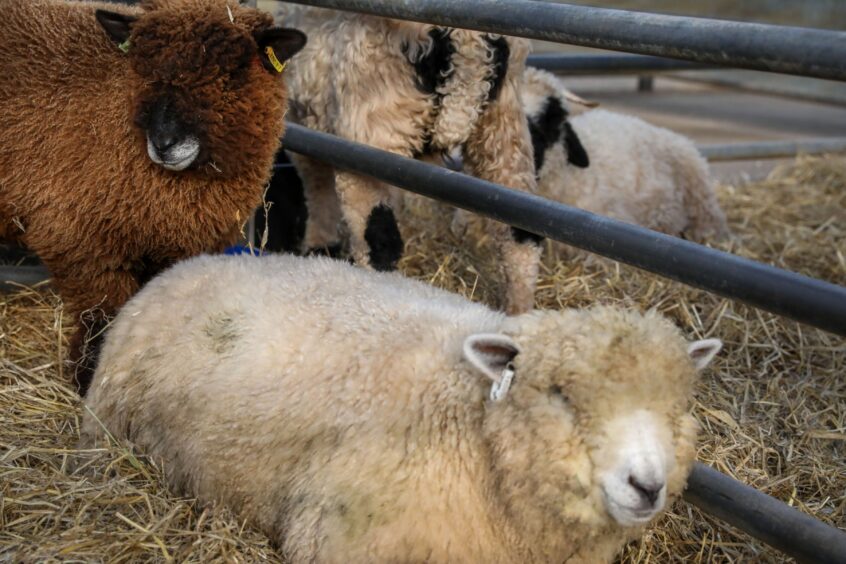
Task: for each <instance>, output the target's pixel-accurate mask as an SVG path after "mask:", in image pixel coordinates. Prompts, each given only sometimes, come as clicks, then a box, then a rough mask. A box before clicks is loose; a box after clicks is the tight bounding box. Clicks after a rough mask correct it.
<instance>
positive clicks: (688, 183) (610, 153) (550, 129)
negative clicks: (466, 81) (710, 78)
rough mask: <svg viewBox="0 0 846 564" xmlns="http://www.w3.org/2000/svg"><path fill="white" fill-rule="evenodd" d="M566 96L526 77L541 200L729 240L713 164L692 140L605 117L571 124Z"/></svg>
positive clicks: (546, 77)
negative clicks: (566, 109) (710, 164)
mask: <svg viewBox="0 0 846 564" xmlns="http://www.w3.org/2000/svg"><path fill="white" fill-rule="evenodd" d="M568 94H569V93H568V91H567V90H566V89H565V88H564V87H563V86H561V84H560V82H559V81H558V79H557V78H555V77H554V76H553V75H551V74H550V73H548V72H545V71H541V70H537V69H527V71H526V73H525V80H524V86H523V92H522V95H523V107H524V109H525V111H526V115H527V116H528V119H529V122H530V129H531V130H532V140H533V143H534V155H535V163H536V167H537V170H538V194H539V195H541V196H544V197H547V198H550V199H553V200H556V201H559V202H562V203H564V204H567V205H571V206H575V207H578V208H582V209H585V210H588V211H591V212H594V213H598V214H601V215H605V216H609V217H613V218H615V219H619V220H622V221H626V222H629V223H635V224H638V225H642V226H644V227H647V228H649V229H654V230H656V231H661V232H663V233H667V234H670V235H676V236H680V235H683V236H685V237H687V238H690V239H693V240H696V241H703V242H704V241H713V240H719V239H723V238H725V237H728V235H729V229H728V226H727V224H726V218H725V215H724V214H723V211H722V210H721V209H720V206H719V203H718V202H717V197H716V195H715V193H714V183H713V180H712V179H711V175H710V172H709V170H708V163H707V162H706V161H705V159H704V158H703V157H702V156H701V155H700V154H699V151H698V150H697V149H696V146H695V145H694V144H693V143H692V142H691V141H690V140H689V139H688V138H686V137H684V136H682V135H679V134H677V133H674V132H672V131H669V130H667V129H664V128H661V127H656V126H654V125H651V124H649V123H646V122H645V121H643V120H641V119H638V118H636V117H632V116H627V115H622V114H617V113H613V112H609V111H605V110H600V109H595V110H589V111H586V112H584V113H580V114H579V115H576V116H574V117H572V118H568V117H567V112H566V111H564V112H562V111H561V108H567V107H568V104H567V98H568ZM585 155H586V157H587V158H585ZM588 160H589V163H588ZM574 163H575V164H574ZM582 165H583V166H582Z"/></svg>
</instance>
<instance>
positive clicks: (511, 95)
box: [464, 73, 542, 315]
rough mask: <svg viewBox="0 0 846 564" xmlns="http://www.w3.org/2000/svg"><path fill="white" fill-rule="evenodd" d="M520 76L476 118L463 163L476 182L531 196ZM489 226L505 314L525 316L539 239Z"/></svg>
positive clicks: (530, 159)
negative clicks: (499, 262)
mask: <svg viewBox="0 0 846 564" xmlns="http://www.w3.org/2000/svg"><path fill="white" fill-rule="evenodd" d="M519 76H520V75H519V74H516V73H515V74H512V75H510V76H509V77H508V79H507V80H506V82H505V84H504V85H503V88H502V90H501V91H500V93H499V96H498V98H497V99H496V100H493V101H491V103H490V104H489V105H488V107H487V108H486V110H485V113H484V114H482V116H481V117H480V119H479V121H478V122H477V124H476V129H475V131H474V134H473V136H472V137H471V138H470V140H468V142H467V143H466V145H465V147H464V161H465V164H466V165H467V166H468V168H469V169H470V171H471V172H472V173H473V174H474V175H475V176H477V177H479V178H483V179H485V180H489V181H491V182H496V183H497V184H503V185H505V186H508V187H509V188H515V189H517V190H523V191H526V192H534V191H535V187H536V181H535V170H534V160H533V157H532V143H531V138H530V137H529V127H528V122H527V121H526V117H525V116H524V114H523V110H522V108H521V105H520V99H519V97H518V91H517V85H516V81H517V80H518V79H519ZM488 226H489V229H490V232H491V235H492V237H493V240H494V241H495V242H496V244H497V247H498V249H499V253H500V256H501V260H502V265H503V268H504V270H505V280H506V287H505V299H504V300H503V301H504V306H505V310H506V312H507V313H509V314H511V315H514V314H519V313H523V312H526V311H529V310H531V309H532V307H533V306H534V295H535V287H536V284H537V276H538V268H539V263H540V256H541V243H542V238H541V237H538V236H536V235H534V234H531V233H527V232H526V231H522V230H520V229H516V228H511V227H509V226H507V225H504V224H502V223H499V222H494V221H489V222H488Z"/></svg>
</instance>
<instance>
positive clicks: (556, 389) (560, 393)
mask: <svg viewBox="0 0 846 564" xmlns="http://www.w3.org/2000/svg"><path fill="white" fill-rule="evenodd" d="M549 393H550V394H552V396H554V397H557V398H558V399H560V400H561V401H563V402H565V403H566V402H569V401H570V398H568V397H567V394H565V393H564V390H563V389H562V388H561V386H559V385H558V384H553V385H552V386H550V387H549Z"/></svg>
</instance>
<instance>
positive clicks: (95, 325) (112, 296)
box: [47, 264, 138, 397]
mask: <svg viewBox="0 0 846 564" xmlns="http://www.w3.org/2000/svg"><path fill="white" fill-rule="evenodd" d="M47 267H48V268H50V264H48V265H47ZM65 270H67V273H65ZM51 272H52V274H53V280H54V283H55V285H56V288H57V289H58V290H59V294H60V295H61V296H62V299H63V300H64V301H65V304H66V309H67V311H68V313H69V314H70V315H71V317H72V318H74V319H75V321H76V332H75V333H74V335H73V337H71V340H70V344H69V352H68V359H69V360H70V363H71V367H72V371H73V383H74V385H75V386H76V388H77V391H79V395H80V396H83V397H85V394H86V392H87V391H88V387H89V386H90V385H91V380H92V378H93V376H94V369H95V368H96V366H97V359H98V356H99V353H100V347H101V345H102V343H103V337H104V332H105V329H106V328H107V327H108V325H109V323H110V322H111V320H112V318H113V317H114V315H115V314H116V313H117V310H118V309H119V308H120V307H121V306H122V305H123V304H124V303H126V301H127V300H128V299H129V298H131V297H132V295H133V294H134V293H135V292H136V291H137V290H138V280H137V279H136V277H135V276H134V275H133V273H132V272H130V271H129V270H125V269H119V270H108V271H99V270H98V271H92V270H91V269H90V268H86V265H82V266H80V265H75V266H74V267H72V268H68V267H67V265H65V269H56V270H52V269H51Z"/></svg>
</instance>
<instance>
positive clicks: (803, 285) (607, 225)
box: [283, 123, 846, 335]
mask: <svg viewBox="0 0 846 564" xmlns="http://www.w3.org/2000/svg"><path fill="white" fill-rule="evenodd" d="M283 144H284V146H285V148H286V149H288V150H291V151H294V152H296V153H301V154H304V155H308V156H310V157H312V158H315V159H318V160H321V161H325V162H329V163H331V164H332V165H333V166H336V167H338V168H341V169H344V170H349V171H352V172H356V173H359V174H364V175H368V176H372V177H374V178H378V179H380V180H382V181H384V182H387V183H389V184H392V185H394V186H398V187H400V188H404V189H406V190H411V191H412V192H417V193H418V194H422V195H424V196H428V197H430V198H434V199H436V200H441V201H444V202H447V203H449V204H452V205H455V206H458V207H461V208H464V209H467V210H470V211H473V212H476V213H479V214H481V215H484V216H487V217H490V218H493V219H496V220H498V221H502V222H505V223H508V224H511V225H514V226H516V227H519V228H520V229H524V230H526V231H530V232H532V233H535V234H537V235H541V236H543V237H549V238H551V239H555V240H556V241H562V242H564V243H568V244H570V245H574V246H576V247H579V248H582V249H585V250H587V251H590V252H593V253H596V254H599V255H602V256H605V257H609V258H612V259H614V260H617V261H620V262H624V263H626V264H630V265H633V266H636V267H638V268H641V269H643V270H648V271H650V272H654V273H656V274H660V275H661V276H665V277H668V278H671V279H673V280H677V281H679V282H683V283H685V284H688V285H691V286H695V287H698V288H703V289H705V290H709V291H711V292H714V293H716V294H719V295H721V296H725V297H728V298H732V299H736V300H740V301H742V302H746V303H748V304H750V305H753V306H755V307H759V308H761V309H764V310H767V311H771V312H773V313H777V314H779V315H783V316H785V317H789V318H791V319H795V320H797V321H801V322H803V323H807V324H809V325H813V326H815V327H819V328H821V329H825V330H827V331H831V332H832V333H836V334H840V335H846V288H843V287H841V286H837V285H835V284H830V283H828V282H823V281H821V280H816V279H813V278H809V277H807V276H802V275H800V274H796V273H793V272H789V271H786V270H782V269H779V268H775V267H772V266H767V265H765V264H761V263H757V262H755V261H752V260H748V259H744V258H741V257H739V256H736V255H732V254H730V253H725V252H722V251H718V250H715V249H711V248H708V247H705V246H702V245H697V244H695V243H691V242H689V241H685V240H682V239H678V238H676V237H670V236H669V235H664V234H661V233H657V232H655V231H650V230H649V229H644V228H643V227H638V226H636V225H632V224H628V223H624V222H621V221H617V220H614V219H610V218H607V217H603V216H599V215H596V214H592V213H590V212H587V211H584V210H580V209H577V208H572V207H569V206H565V205H563V204H560V203H557V202H552V201H550V200H545V199H543V198H539V197H537V196H534V195H531V194H526V193H523V192H519V191H516V190H510V189H508V188H505V187H503V186H499V185H496V184H493V183H491V182H486V181H484V180H480V179H478V178H473V177H471V176H466V175H464V174H460V173H457V172H454V171H451V170H448V169H446V168H442V167H437V166H433V165H429V164H426V163H422V162H418V161H415V160H412V159H406V158H404V157H401V156H399V155H395V154H393V153H389V152H386V151H380V150H378V149H375V148H373V147H368V146H366V145H362V144H359V143H353V142H350V141H347V140H344V139H341V138H339V137H335V136H333V135H329V134H326V133H321V132H317V131H312V130H309V129H307V128H305V127H302V126H299V125H296V124H291V123H289V124H288V126H287V132H286V134H285V138H284V139H283Z"/></svg>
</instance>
